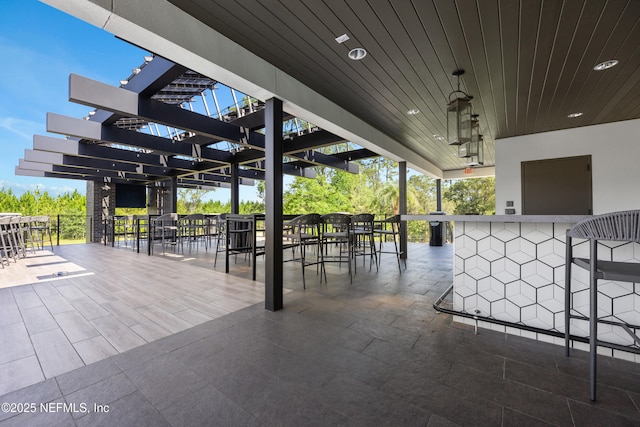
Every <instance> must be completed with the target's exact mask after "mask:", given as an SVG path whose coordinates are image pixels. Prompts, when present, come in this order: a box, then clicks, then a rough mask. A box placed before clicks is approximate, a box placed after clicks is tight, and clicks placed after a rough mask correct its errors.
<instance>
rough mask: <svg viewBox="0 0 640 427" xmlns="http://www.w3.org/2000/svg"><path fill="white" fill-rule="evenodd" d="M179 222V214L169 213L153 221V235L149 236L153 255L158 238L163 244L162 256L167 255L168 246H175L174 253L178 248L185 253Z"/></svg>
mask: <svg viewBox="0 0 640 427" xmlns="http://www.w3.org/2000/svg"><path fill="white" fill-rule="evenodd" d="M178 220H179V216H178V214H177V213H168V214H164V215H160V216H157V217H155V218H152V219H151V233H150V234H149V239H150V241H149V245H151V247H150V253H151V254H153V243H154V242H155V240H156V239H157V238H160V241H161V243H162V255H164V254H165V248H166V245H167V244H169V245H171V246H173V248H174V251H175V250H177V248H178V246H180V249H181V250H182V251H184V248H183V243H182V236H181V230H180V227H179V226H178Z"/></svg>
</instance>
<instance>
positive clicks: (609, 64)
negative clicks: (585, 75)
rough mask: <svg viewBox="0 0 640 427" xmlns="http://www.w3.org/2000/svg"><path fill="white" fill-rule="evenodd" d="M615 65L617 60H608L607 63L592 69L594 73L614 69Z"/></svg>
mask: <svg viewBox="0 0 640 427" xmlns="http://www.w3.org/2000/svg"><path fill="white" fill-rule="evenodd" d="M616 65H618V60H617V59H610V60H608V61H604V62H601V63H599V64H598V65H596V66H594V67H593V69H594V70H596V71H602V70H607V69H609V68H611V67H615V66H616Z"/></svg>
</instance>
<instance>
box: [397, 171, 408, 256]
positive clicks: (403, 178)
mask: <svg viewBox="0 0 640 427" xmlns="http://www.w3.org/2000/svg"><path fill="white" fill-rule="evenodd" d="M398 186H399V187H398V192H399V198H400V215H406V214H407V162H399V163H398ZM400 253H401V255H400V257H401V258H402V259H407V221H401V222H400Z"/></svg>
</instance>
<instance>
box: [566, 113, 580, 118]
mask: <svg viewBox="0 0 640 427" xmlns="http://www.w3.org/2000/svg"><path fill="white" fill-rule="evenodd" d="M581 115H582V113H571V114H569V115H568V116H567V117H569V118H570V119H575V118H576V117H580V116H581Z"/></svg>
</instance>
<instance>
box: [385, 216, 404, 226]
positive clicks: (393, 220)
mask: <svg viewBox="0 0 640 427" xmlns="http://www.w3.org/2000/svg"><path fill="white" fill-rule="evenodd" d="M382 222H386V223H388V224H399V223H400V215H394V216H391V217H389V218H387V219H384V220H382Z"/></svg>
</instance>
